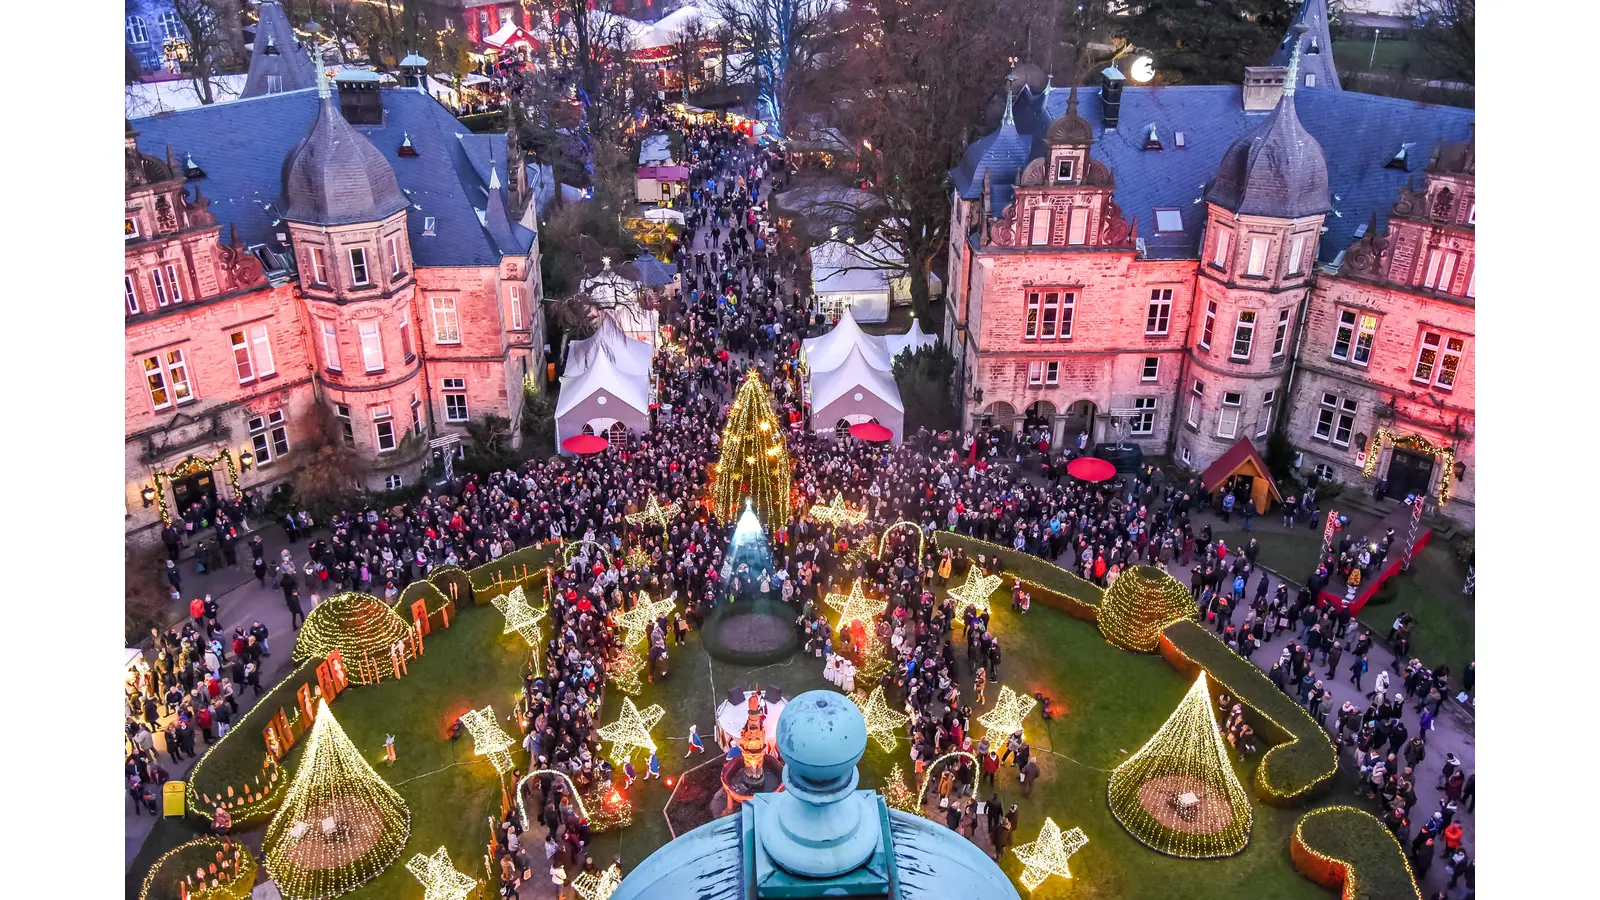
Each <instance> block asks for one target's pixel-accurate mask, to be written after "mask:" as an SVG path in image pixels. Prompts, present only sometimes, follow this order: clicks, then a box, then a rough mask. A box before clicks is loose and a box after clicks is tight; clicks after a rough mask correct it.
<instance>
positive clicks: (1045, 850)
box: [1011, 816, 1089, 891]
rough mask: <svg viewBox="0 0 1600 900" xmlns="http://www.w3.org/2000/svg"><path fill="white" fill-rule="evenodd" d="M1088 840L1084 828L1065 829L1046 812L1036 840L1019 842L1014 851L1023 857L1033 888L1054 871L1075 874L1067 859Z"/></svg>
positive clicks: (1024, 880)
mask: <svg viewBox="0 0 1600 900" xmlns="http://www.w3.org/2000/svg"><path fill="white" fill-rule="evenodd" d="M1087 843H1089V838H1088V836H1087V835H1085V834H1084V833H1083V829H1082V828H1074V829H1072V830H1071V831H1068V832H1062V830H1061V826H1059V825H1057V824H1056V822H1055V820H1054V819H1052V818H1050V817H1049V816H1046V817H1045V820H1044V827H1043V828H1041V829H1039V837H1038V839H1037V840H1035V841H1033V842H1032V843H1028V844H1018V845H1017V846H1016V847H1014V848H1013V849H1012V851H1011V852H1013V853H1015V854H1017V858H1018V859H1020V860H1022V866H1023V869H1022V883H1023V884H1024V885H1025V886H1027V888H1028V890H1029V891H1032V890H1034V889H1035V888H1037V887H1038V886H1039V885H1041V884H1043V883H1044V880H1045V879H1046V878H1049V877H1050V876H1051V875H1060V876H1061V877H1062V878H1071V877H1072V873H1071V872H1069V871H1067V860H1068V859H1069V858H1070V857H1071V856H1072V854H1074V853H1077V852H1078V851H1079V850H1082V849H1083V846H1084V845H1085V844H1087Z"/></svg>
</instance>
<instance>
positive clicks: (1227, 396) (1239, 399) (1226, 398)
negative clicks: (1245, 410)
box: [1217, 391, 1244, 438]
mask: <svg viewBox="0 0 1600 900" xmlns="http://www.w3.org/2000/svg"><path fill="white" fill-rule="evenodd" d="M1243 403H1244V397H1243V395H1241V394H1238V393H1235V392H1233V391H1227V392H1224V393H1223V395H1222V411H1221V413H1219V414H1218V416H1217V437H1225V438H1231V437H1235V436H1237V435H1238V433H1239V407H1240V406H1241V405H1243Z"/></svg>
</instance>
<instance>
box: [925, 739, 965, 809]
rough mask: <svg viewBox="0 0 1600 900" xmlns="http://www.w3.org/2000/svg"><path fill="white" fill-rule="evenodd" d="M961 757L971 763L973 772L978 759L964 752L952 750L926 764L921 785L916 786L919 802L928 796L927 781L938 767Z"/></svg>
mask: <svg viewBox="0 0 1600 900" xmlns="http://www.w3.org/2000/svg"><path fill="white" fill-rule="evenodd" d="M963 757H965V758H966V760H967V762H970V763H972V767H973V769H974V770H976V769H977V768H978V757H976V756H974V755H973V754H971V753H968V752H967V751H965V750H952V751H950V752H949V753H946V754H945V755H943V756H941V757H939V758H938V759H936V760H934V761H933V762H931V763H928V766H927V768H925V769H923V770H922V783H921V784H919V785H917V799H918V800H921V799H922V798H923V797H926V796H928V781H929V780H930V779H932V778H933V773H934V772H936V771H938V769H939V767H940V766H942V765H944V764H945V763H947V762H949V761H950V760H952V759H959V758H963Z"/></svg>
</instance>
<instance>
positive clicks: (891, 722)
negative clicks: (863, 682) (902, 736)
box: [850, 684, 910, 753]
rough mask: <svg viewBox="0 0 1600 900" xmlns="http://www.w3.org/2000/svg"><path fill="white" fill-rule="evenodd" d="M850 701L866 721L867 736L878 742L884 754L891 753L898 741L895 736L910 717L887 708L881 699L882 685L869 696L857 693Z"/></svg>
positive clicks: (887, 705) (886, 704) (851, 696)
mask: <svg viewBox="0 0 1600 900" xmlns="http://www.w3.org/2000/svg"><path fill="white" fill-rule="evenodd" d="M850 700H851V701H852V702H854V703H855V705H856V706H857V707H859V708H860V709H861V718H863V719H865V720H866V721H867V736H868V737H870V738H873V739H874V740H876V741H877V742H878V746H879V747H882V748H883V752H885V753H893V752H894V748H895V745H896V744H897V743H899V740H898V739H897V738H896V737H895V734H896V733H897V732H899V731H900V729H902V728H904V727H905V725H906V720H907V719H909V718H910V716H907V715H905V714H904V713H898V712H895V711H894V710H892V709H890V708H889V704H888V703H886V702H885V701H884V699H883V685H881V684H880V685H878V686H877V687H875V688H873V689H872V694H871V695H870V696H868V695H865V694H862V693H861V692H859V691H857V692H856V693H854V694H852V695H850Z"/></svg>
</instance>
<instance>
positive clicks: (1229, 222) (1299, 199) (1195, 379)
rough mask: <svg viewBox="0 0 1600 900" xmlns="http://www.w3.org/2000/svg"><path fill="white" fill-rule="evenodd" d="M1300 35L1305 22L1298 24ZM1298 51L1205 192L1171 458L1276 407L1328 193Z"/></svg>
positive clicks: (1271, 422) (1261, 440)
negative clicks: (1307, 117) (1261, 116)
mask: <svg viewBox="0 0 1600 900" xmlns="http://www.w3.org/2000/svg"><path fill="white" fill-rule="evenodd" d="M1300 33H1301V34H1303V33H1304V28H1303V27H1302V28H1301V31H1300ZM1298 62H1299V54H1298V53H1296V54H1295V56H1294V57H1293V58H1292V59H1291V60H1290V66H1289V75H1288V79H1287V82H1286V84H1285V86H1284V89H1283V96H1282V97H1281V98H1280V99H1279V101H1278V103H1277V105H1276V106H1275V107H1274V108H1273V110H1272V112H1271V113H1269V114H1268V115H1267V118H1266V120H1265V121H1264V122H1262V123H1261V126H1260V127H1258V128H1257V129H1255V131H1253V132H1251V133H1250V134H1247V135H1245V136H1244V137H1242V138H1240V139H1239V140H1238V141H1236V142H1235V143H1234V144H1233V146H1231V147H1229V148H1228V150H1227V152H1226V153H1224V154H1223V157H1222V163H1221V164H1220V165H1219V166H1218V167H1217V174H1216V177H1215V178H1214V179H1212V181H1211V184H1210V185H1208V186H1207V188H1206V192H1205V200H1206V209H1207V213H1206V215H1207V218H1206V230H1205V239H1204V242H1203V243H1202V245H1201V248H1200V254H1201V255H1200V277H1199V278H1198V279H1197V284H1196V289H1195V301H1194V308H1193V310H1192V315H1191V317H1190V323H1191V324H1190V329H1189V341H1188V358H1187V360H1186V364H1185V372H1184V378H1183V381H1182V383H1181V384H1180V386H1179V397H1178V404H1177V406H1178V426H1179V427H1178V437H1177V440H1176V442H1175V443H1176V449H1175V453H1176V455H1177V457H1178V461H1179V462H1181V463H1183V464H1184V465H1187V466H1191V467H1194V468H1203V467H1204V466H1206V465H1208V464H1209V463H1211V462H1212V461H1214V460H1216V459H1217V458H1219V457H1220V456H1222V454H1223V453H1225V452H1227V450H1228V449H1229V448H1230V447H1232V446H1233V445H1234V444H1236V443H1238V441H1239V440H1240V439H1241V438H1249V439H1250V441H1251V442H1252V443H1253V444H1254V445H1255V446H1256V448H1257V449H1258V450H1263V449H1265V447H1266V440H1267V436H1268V435H1269V434H1270V433H1271V431H1272V429H1273V428H1274V427H1275V426H1276V424H1277V415H1278V413H1279V412H1280V411H1281V410H1282V408H1283V405H1284V401H1285V397H1284V396H1283V392H1284V386H1285V381H1286V376H1287V375H1288V372H1289V367H1290V363H1291V361H1292V359H1293V358H1294V341H1295V336H1296V335H1295V331H1296V329H1297V327H1298V324H1299V319H1300V314H1301V311H1302V310H1303V308H1304V303H1305V300H1306V297H1307V295H1308V294H1309V292H1310V288H1311V269H1312V265H1313V264H1314V262H1315V260H1316V253H1317V241H1318V237H1319V234H1320V232H1321V229H1322V219H1323V217H1324V216H1325V215H1326V214H1327V213H1328V212H1330V211H1331V210H1332V205H1331V204H1330V203H1329V201H1328V164H1327V161H1326V160H1325V159H1324V158H1323V155H1322V147H1321V146H1320V145H1319V144H1318V143H1317V141H1316V138H1314V137H1312V136H1311V134H1310V132H1308V131H1306V129H1305V127H1304V126H1303V125H1302V124H1301V123H1300V118H1299V116H1298V115H1297V114H1296V112H1295V74H1296V71H1297V69H1298Z"/></svg>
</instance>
